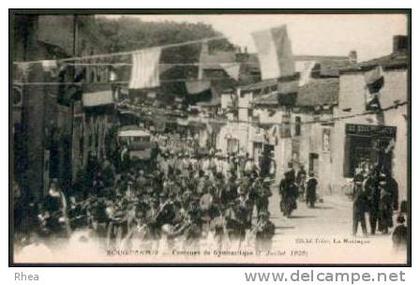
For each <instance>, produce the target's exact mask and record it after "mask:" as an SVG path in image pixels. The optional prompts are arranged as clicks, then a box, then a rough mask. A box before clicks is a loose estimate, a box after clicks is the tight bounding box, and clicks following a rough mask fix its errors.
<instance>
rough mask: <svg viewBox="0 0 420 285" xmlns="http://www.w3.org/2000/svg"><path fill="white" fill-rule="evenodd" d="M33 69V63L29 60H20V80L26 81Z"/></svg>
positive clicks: (18, 76)
mask: <svg viewBox="0 0 420 285" xmlns="http://www.w3.org/2000/svg"><path fill="white" fill-rule="evenodd" d="M30 71H31V64H30V63H27V62H20V63H18V64H17V70H16V72H17V76H16V78H18V81H21V82H22V81H26V80H28V75H29V72H30Z"/></svg>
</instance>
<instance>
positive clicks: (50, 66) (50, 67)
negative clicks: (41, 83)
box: [41, 60, 58, 72]
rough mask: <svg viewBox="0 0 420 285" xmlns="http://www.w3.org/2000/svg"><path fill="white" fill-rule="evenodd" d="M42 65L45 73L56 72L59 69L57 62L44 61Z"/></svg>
mask: <svg viewBox="0 0 420 285" xmlns="http://www.w3.org/2000/svg"><path fill="white" fill-rule="evenodd" d="M41 65H42V69H43V70H44V71H45V72H56V71H57V69H58V65H57V61H56V60H43V61H41Z"/></svg>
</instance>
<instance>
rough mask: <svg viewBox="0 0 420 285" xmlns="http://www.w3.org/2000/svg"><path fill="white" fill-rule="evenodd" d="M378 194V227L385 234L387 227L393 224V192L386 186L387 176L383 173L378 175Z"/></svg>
mask: <svg viewBox="0 0 420 285" xmlns="http://www.w3.org/2000/svg"><path fill="white" fill-rule="evenodd" d="M379 195H380V196H379V197H380V198H379V217H378V224H379V227H378V229H379V231H381V232H382V233H384V234H387V233H388V230H389V228H390V227H392V226H393V222H392V213H393V205H392V204H393V199H392V196H393V193H391V192H390V189H389V187H387V178H386V175H385V174H383V173H381V174H380V175H379Z"/></svg>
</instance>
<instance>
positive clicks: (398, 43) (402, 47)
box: [392, 35, 408, 53]
mask: <svg viewBox="0 0 420 285" xmlns="http://www.w3.org/2000/svg"><path fill="white" fill-rule="evenodd" d="M407 50H408V38H407V36H403V35H396V36H394V37H393V49H392V52H393V53H396V52H401V51H407Z"/></svg>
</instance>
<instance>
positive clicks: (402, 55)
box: [340, 50, 409, 73]
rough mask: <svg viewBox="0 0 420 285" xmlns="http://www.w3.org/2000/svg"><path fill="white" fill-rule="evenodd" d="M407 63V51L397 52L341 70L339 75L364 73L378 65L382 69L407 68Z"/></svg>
mask: <svg viewBox="0 0 420 285" xmlns="http://www.w3.org/2000/svg"><path fill="white" fill-rule="evenodd" d="M408 62H409V58H408V50H405V51H398V52H393V53H391V54H389V55H386V56H382V57H378V58H374V59H371V60H368V61H364V62H360V63H357V64H354V65H351V66H349V67H348V68H344V69H341V70H340V73H346V72H357V71H366V70H370V69H372V68H374V67H376V66H379V65H380V66H382V67H383V68H384V69H398V68H407V67H408Z"/></svg>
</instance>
